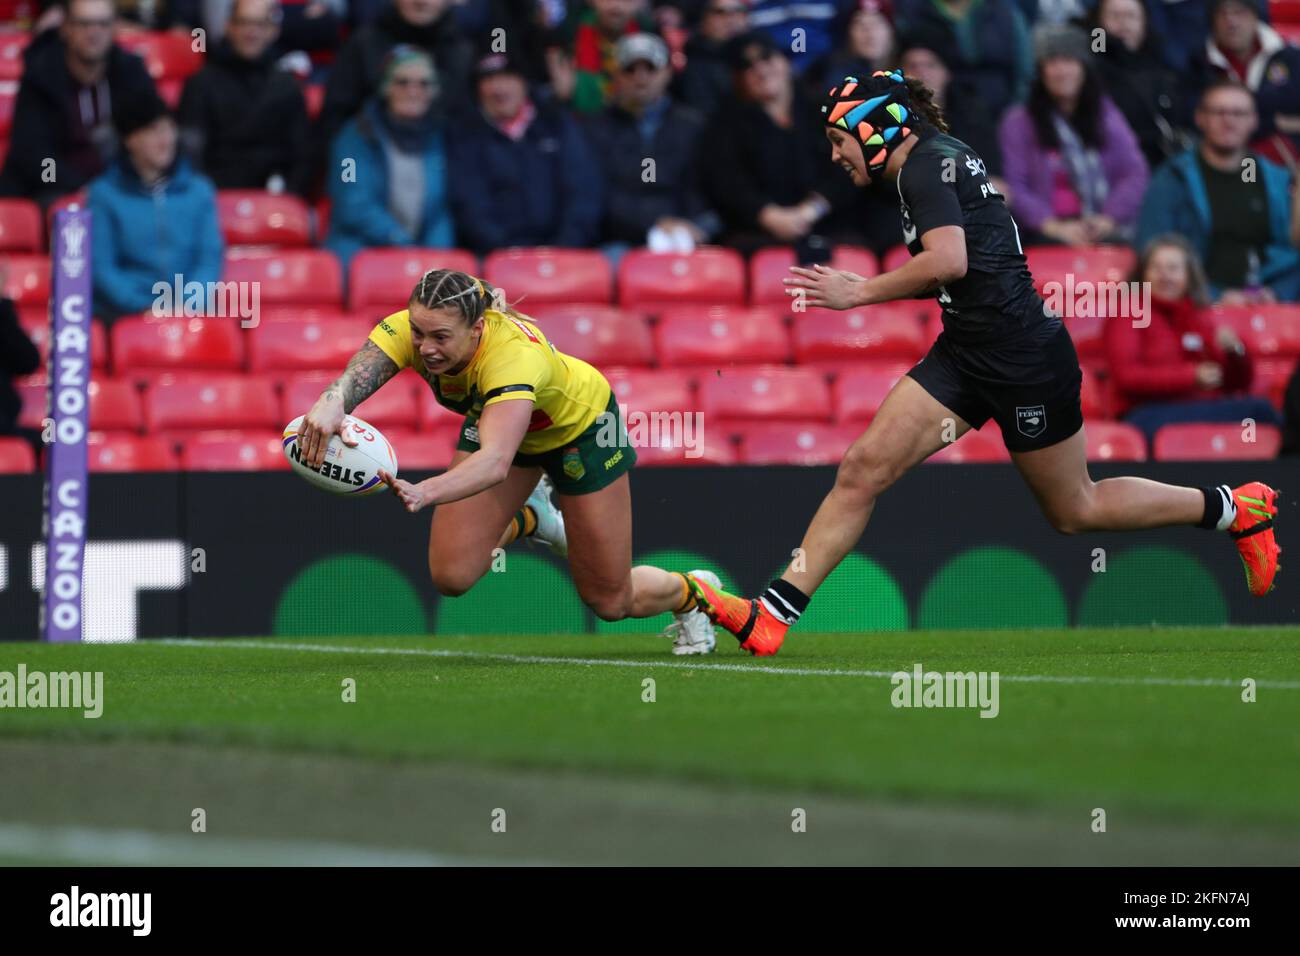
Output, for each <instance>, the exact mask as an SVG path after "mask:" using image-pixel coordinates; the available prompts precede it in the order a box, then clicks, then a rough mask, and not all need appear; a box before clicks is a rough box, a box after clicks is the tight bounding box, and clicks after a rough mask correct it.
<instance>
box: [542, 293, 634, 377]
mask: <svg viewBox="0 0 1300 956" xmlns="http://www.w3.org/2000/svg"><path fill="white" fill-rule="evenodd" d="M530 317H531V318H532V319H533V320H534V321H535V322H536V323H537V327H538V328H539V329H541V330H542V334H543V335H545V336H546V339H547V341H549V342H550V343H551V344H552V345H554V346H555V347H556V349H558V350H559V351H561V352H564V353H565V354H566V355H572V356H574V357H576V358H580V359H582V360H583V361H584V362H590V363H591V364H592V365H595V366H597V367H602V366H605V365H649V364H650V363H651V362H653V361H654V343H653V341H652V339H651V337H650V326H649V325H648V324H647V323H646V320H645V317H644V316H643V315H640V314H639V313H636V312H625V311H620V310H619V309H617V308H615V307H614V306H610V305H590V306H587V305H572V306H563V305H548V306H543V307H542V308H539V309H537V310H536V311H535V312H533V313H531V315H530Z"/></svg>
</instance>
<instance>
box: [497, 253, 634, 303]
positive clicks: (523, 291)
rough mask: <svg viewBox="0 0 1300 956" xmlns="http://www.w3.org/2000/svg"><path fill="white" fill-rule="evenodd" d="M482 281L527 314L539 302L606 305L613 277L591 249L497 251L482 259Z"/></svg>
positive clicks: (599, 256) (603, 262) (607, 264)
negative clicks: (516, 301) (498, 290)
mask: <svg viewBox="0 0 1300 956" xmlns="http://www.w3.org/2000/svg"><path fill="white" fill-rule="evenodd" d="M483 278H485V279H487V281H488V282H490V283H492V285H494V286H497V287H499V288H502V289H504V290H505V292H506V298H507V299H508V300H509V301H511V302H514V301H515V300H516V299H522V300H523V301H522V302H520V303H519V308H520V309H522V310H524V311H525V312H526V311H528V310H529V309H530V308H531V307H532V306H534V305H536V304H537V303H540V302H565V303H569V302H609V301H611V299H612V296H611V292H612V291H613V284H614V277H613V274H612V273H611V271H610V268H609V260H608V259H606V258H605V256H604V255H603V254H602V253H600V252H597V251H596V250H594V249H550V248H541V247H539V248H536V249H500V250H498V251H496V252H492V253H489V254H488V257H487V258H486V259H484V260H483Z"/></svg>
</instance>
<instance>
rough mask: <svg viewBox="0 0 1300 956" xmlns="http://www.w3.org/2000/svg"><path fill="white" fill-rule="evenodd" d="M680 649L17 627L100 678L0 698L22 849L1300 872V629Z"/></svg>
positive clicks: (0, 667) (968, 635) (8, 856)
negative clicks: (766, 655) (62, 641)
mask: <svg viewBox="0 0 1300 956" xmlns="http://www.w3.org/2000/svg"><path fill="white" fill-rule="evenodd" d="M668 647H669V645H668V643H667V641H665V640H662V639H658V638H652V637H646V636H634V635H617V636H614V635H609V636H593V635H584V636H571V635H556V636H528V637H520V636H514V637H504V636H503V637H491V638H488V637H473V638H470V637H441V636H437V637H429V638H425V639H407V638H376V637H362V636H358V637H332V638H318V639H313V640H304V639H287V638H266V639H262V640H256V641H254V640H230V641H204V642H151V641H146V642H140V643H137V644H132V645H115V646H106V645H100V646H91V645H74V646H48V645H35V644H0V671H8V672H14V671H16V669H17V667H18V665H19V664H20V663H21V664H23V665H25V666H26V668H27V670H28V671H29V672H31V671H34V670H41V671H68V670H79V671H102V672H103V674H104V698H105V701H104V713H103V716H102V717H100V718H99V719H96V720H89V719H84V718H83V717H82V716H81V714H80V712H74V711H67V710H49V709H41V710H33V709H24V710H18V709H4V710H0V759H3V760H4V763H5V766H6V767H7V768H9V770H8V771H7V773H6V786H5V788H0V789H2V790H3V793H0V859H2V860H6V861H10V862H92V863H93V862H123V861H125V862H218V863H219V862H226V861H229V862H280V861H282V860H283V861H286V862H289V861H306V862H358V861H360V862H367V861H369V862H416V863H418V862H435V863H436V862H498V861H500V862H628V863H635V862H650V863H671V862H688V863H689V862H702V863H732V862H735V863H744V862H796V863H799V862H802V863H806V862H834V863H854V862H857V863H897V864H909V863H993V864H996V863H1195V862H1202V863H1217V862H1229V861H1232V862H1242V863H1286V862H1290V863H1295V862H1300V628H1276V627H1269V628H1224V629H1180V628H1163V629H1115V630H1101V629H1095V630H1090V629H1079V630H1059V631H1037V630H1036V631H913V632H900V633H890V634H879V635H842V634H841V635H823V634H803V633H800V632H798V631H796V632H794V633H793V634H792V635H791V636H790V638H789V639H788V641H787V645H786V648H785V649H784V650H783V651H782V653H781V655H780V656H779V657H777V658H775V659H771V660H756V659H753V658H750V657H749V656H748V655H743V654H740V653H739V652H738V651H737V650H736V648H735V645H734V643H733V642H732V641H731V638H730V637H728V636H727V635H725V634H720V637H719V643H718V648H719V650H718V652H717V653H715V654H714V655H712V656H710V657H706V658H697V657H685V658H678V657H673V656H671V655H670V654H669V653H668ZM917 663H920V664H921V665H923V667H924V668H925V669H926V670H934V671H972V670H973V671H996V672H998V673H999V674H1000V677H1001V682H1000V688H999V713H998V716H997V717H996V718H994V719H985V718H981V717H980V716H979V715H978V712H977V711H976V710H973V709H899V708H895V707H894V706H892V704H891V692H892V690H893V686H892V684H891V681H890V678H889V676H888V675H889V674H890V673H892V672H894V671H898V670H906V671H911V670H912V668H913V666H914V665H915V664H917ZM1247 679H1249V680H1251V681H1253V682H1255V690H1254V696H1255V700H1254V701H1253V702H1247V701H1244V700H1243V693H1244V691H1243V681H1244V680H1247ZM649 680H652V681H653V685H650V684H648V683H647V681H649ZM347 681H354V682H355V701H354V702H350V701H345V700H344V697H345V690H346V688H347V686H348V685H347V684H346V682H347ZM651 686H652V688H653V698H654V699H653V701H648V700H647V699H646V698H647V697H649V696H650V693H649V689H650V688H651ZM200 808H201V809H202V810H203V812H204V817H205V818H206V830H205V831H204V832H202V833H195V832H194V828H193V820H194V818H195V816H194V814H195V810H196V809H200ZM1098 810H1100V811H1103V813H1104V821H1105V829H1104V831H1101V830H1099V829H1098V824H1097V822H1096V821H1097V820H1098V819H1099V816H1098V813H1097V811H1098ZM801 814H802V817H801Z"/></svg>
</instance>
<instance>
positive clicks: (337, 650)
mask: <svg viewBox="0 0 1300 956" xmlns="http://www.w3.org/2000/svg"><path fill="white" fill-rule="evenodd" d="M150 644H167V645H169V646H173V647H211V648H222V647H224V648H249V649H251V650H268V651H308V652H312V653H317V654H396V655H400V656H404V657H456V658H468V659H471V660H485V661H501V662H503V663H507V664H559V665H568V666H570V667H574V666H579V667H633V668H642V669H644V668H647V667H661V668H664V667H666V668H672V669H674V670H695V671H729V672H739V673H744V674H771V675H773V676H776V677H893V676H894V674H896V673H898V671H879V670H854V669H849V668H832V667H827V668H820V667H783V666H781V665H779V664H778V665H764V664H721V663H719V664H705V663H702V662H701V663H695V662H690V661H622V660H611V659H608V658H602V657H547V656H543V655H539V654H500V653H494V652H491V651H462V650H451V649H449V648H441V647H353V646H350V645H346V644H298V643H291V642H288V641H243V640H236V639H231V640H179V639H178V640H154V641H141V642H139V645H140V646H146V647H147V646H149V645H150ZM908 672H909V673H910V670H909V671H908ZM999 679H1000V680H1004V681H1014V682H1016V683H1022V684H1101V685H1113V686H1119V687H1127V686H1134V685H1137V686H1151V687H1240V686H1241V681H1240V680H1239V679H1233V678H1230V677H1089V676H1087V675H1082V674H1080V675H1071V676H1062V675H1053V674H1000V676H999ZM1255 686H1256V687H1264V688H1268V689H1270V690H1300V681H1270V680H1258V681H1256V682H1255Z"/></svg>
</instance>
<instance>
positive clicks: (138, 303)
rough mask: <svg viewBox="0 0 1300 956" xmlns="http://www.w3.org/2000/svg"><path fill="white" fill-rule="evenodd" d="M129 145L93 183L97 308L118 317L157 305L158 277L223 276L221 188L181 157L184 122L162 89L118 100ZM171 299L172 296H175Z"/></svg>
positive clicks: (116, 113)
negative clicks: (179, 131) (163, 97)
mask: <svg viewBox="0 0 1300 956" xmlns="http://www.w3.org/2000/svg"><path fill="white" fill-rule="evenodd" d="M113 125H114V127H115V128H116V130H117V135H118V137H119V139H120V141H121V143H122V145H123V151H122V153H121V155H120V156H119V157H118V159H117V161H116V162H115V163H114V164H113V165H112V166H110V167H109V169H108V170H107V171H106V172H105V173H104V174H103V175H102V176H100V177H98V178H97V179H95V180H94V181H93V182H91V184H90V189H89V191H88V195H87V199H86V202H87V205H88V206H89V208H90V211H91V213H92V214H93V215H94V245H95V250H94V252H95V254H94V256H93V260H94V267H93V275H94V288H95V311H96V314H97V315H99V316H101V317H103V318H105V319H106V320H111V319H113V318H116V317H117V316H120V315H124V314H127V313H132V312H143V311H145V310H147V309H150V308H151V307H152V306H153V305H154V303H155V301H156V300H157V298H158V294H157V293H156V292H155V291H154V284H155V283H158V282H165V283H166V284H167V285H168V286H169V287H171V286H172V285H173V283H174V282H175V277H176V276H178V275H179V276H181V282H182V283H183V284H188V283H191V282H198V283H201V284H202V285H203V288H205V289H206V288H208V286H207V283H209V282H217V281H219V280H220V278H221V265H222V253H223V248H222V242H221V231H220V229H219V227H218V224H217V197H216V190H215V189H214V188H213V186H212V183H211V181H210V180H208V179H207V178H206V177H204V176H201V175H199V174H198V173H196V172H195V171H194V170H193V168H192V167H191V166H190V164H189V162H188V161H187V160H186V159H184V158H182V157H180V156H178V154H177V149H176V143H177V131H176V122H175V120H173V119H172V116H171V114H170V113H169V112H168V110H167V104H165V103H164V102H163V101H162V100H161V99H159V97H158V95H157V94H156V93H150V94H149V95H146V96H141V97H138V98H136V99H131V100H127V101H126V102H117V103H114V104H113ZM168 301H170V299H169V300H168Z"/></svg>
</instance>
